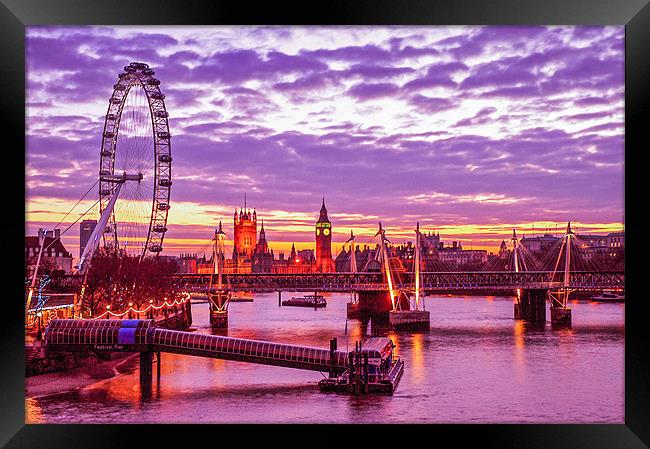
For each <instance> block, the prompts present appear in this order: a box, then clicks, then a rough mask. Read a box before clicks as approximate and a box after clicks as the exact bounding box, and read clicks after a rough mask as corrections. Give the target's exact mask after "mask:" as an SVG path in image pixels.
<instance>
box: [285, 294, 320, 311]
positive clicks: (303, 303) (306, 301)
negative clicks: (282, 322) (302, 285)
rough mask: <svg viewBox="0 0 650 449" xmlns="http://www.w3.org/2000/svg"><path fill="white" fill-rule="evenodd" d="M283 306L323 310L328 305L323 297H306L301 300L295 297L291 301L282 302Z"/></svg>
mask: <svg viewBox="0 0 650 449" xmlns="http://www.w3.org/2000/svg"><path fill="white" fill-rule="evenodd" d="M282 305H283V306H294V307H312V308H322V307H325V306H326V305H327V301H325V298H323V296H321V295H305V296H302V297H299V298H296V297H295V296H294V297H292V298H291V299H286V300H284V301H282Z"/></svg>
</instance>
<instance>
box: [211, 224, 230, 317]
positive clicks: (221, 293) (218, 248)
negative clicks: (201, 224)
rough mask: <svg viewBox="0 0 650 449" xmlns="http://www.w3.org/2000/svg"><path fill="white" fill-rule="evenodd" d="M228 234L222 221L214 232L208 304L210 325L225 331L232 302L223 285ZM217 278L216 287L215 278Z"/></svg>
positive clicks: (228, 292)
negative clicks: (225, 241) (212, 265)
mask: <svg viewBox="0 0 650 449" xmlns="http://www.w3.org/2000/svg"><path fill="white" fill-rule="evenodd" d="M225 236H226V233H225V232H223V229H222V227H221V221H220V222H219V227H218V228H216V229H215V230H214V247H213V251H212V260H213V264H214V275H213V276H210V286H209V287H208V303H209V305H210V325H211V326H212V328H213V329H223V328H227V327H228V303H229V301H230V291H228V290H227V289H225V288H224V285H223V259H224V238H225ZM215 276H216V281H217V282H216V286H215V285H214V277H215ZM215 287H216V288H215Z"/></svg>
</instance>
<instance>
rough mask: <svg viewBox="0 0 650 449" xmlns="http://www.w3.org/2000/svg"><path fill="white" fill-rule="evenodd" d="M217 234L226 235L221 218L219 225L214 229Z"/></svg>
mask: <svg viewBox="0 0 650 449" xmlns="http://www.w3.org/2000/svg"><path fill="white" fill-rule="evenodd" d="M217 234H223V235H226V233H225V232H223V227H222V226H221V220H219V227H218V228H217V229H216V230H215V231H214V235H217Z"/></svg>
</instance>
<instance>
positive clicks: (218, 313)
mask: <svg viewBox="0 0 650 449" xmlns="http://www.w3.org/2000/svg"><path fill="white" fill-rule="evenodd" d="M210 325H211V326H212V328H213V329H224V328H227V327H228V311H227V310H212V309H210Z"/></svg>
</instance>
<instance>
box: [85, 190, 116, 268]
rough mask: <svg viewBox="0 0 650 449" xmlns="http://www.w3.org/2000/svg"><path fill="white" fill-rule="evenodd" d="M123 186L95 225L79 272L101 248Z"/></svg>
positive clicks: (114, 193)
mask: <svg viewBox="0 0 650 449" xmlns="http://www.w3.org/2000/svg"><path fill="white" fill-rule="evenodd" d="M122 185H123V183H120V184H117V186H116V187H115V191H114V192H113V196H112V197H111V200H110V201H109V202H108V206H107V207H106V209H104V212H103V213H102V216H101V217H100V218H99V222H98V223H97V225H95V229H93V232H92V234H90V238H89V239H88V243H87V244H86V247H85V248H84V251H83V253H82V254H81V257H79V263H78V264H77V269H78V270H80V271H83V269H84V267H85V266H87V265H88V264H87V262H88V261H89V260H90V258H91V257H92V256H93V253H94V252H95V250H96V249H97V246H99V236H100V234H101V233H102V232H104V229H105V228H106V224H107V223H108V219H109V217H110V216H111V214H112V213H113V208H114V207H115V201H117V197H118V196H119V195H120V190H121V189H122Z"/></svg>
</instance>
